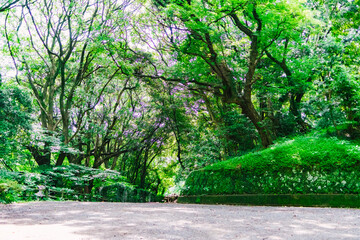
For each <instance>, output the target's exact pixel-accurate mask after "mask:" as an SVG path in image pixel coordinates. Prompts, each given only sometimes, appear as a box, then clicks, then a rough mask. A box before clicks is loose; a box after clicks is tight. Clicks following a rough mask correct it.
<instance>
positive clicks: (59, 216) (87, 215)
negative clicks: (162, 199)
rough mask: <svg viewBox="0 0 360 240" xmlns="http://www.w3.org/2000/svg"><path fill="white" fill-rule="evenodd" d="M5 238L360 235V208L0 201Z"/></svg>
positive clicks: (0, 223) (0, 233)
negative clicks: (7, 202) (16, 202)
mask: <svg viewBox="0 0 360 240" xmlns="http://www.w3.org/2000/svg"><path fill="white" fill-rule="evenodd" d="M0 239H1V240H13V239H16V240H23V239H36V240H42V239H46V240H48V239H49V240H55V239H61V240H69V239H70V240H71V239H95V240H96V239H166V240H168V239H206V240H211V239H221V240H223V239H284V240H285V239H286V240H287V239H316V240H318V239H360V210H359V209H330V208H293V207H244V206H223V205H183V204H163V203H104V202H100V203H83V202H31V203H18V204H11V205H0Z"/></svg>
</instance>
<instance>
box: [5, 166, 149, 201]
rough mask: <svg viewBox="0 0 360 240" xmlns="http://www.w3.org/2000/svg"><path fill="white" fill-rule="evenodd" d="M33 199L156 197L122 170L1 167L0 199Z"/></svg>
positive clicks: (65, 167) (112, 199)
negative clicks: (134, 184) (133, 182)
mask: <svg viewBox="0 0 360 240" xmlns="http://www.w3.org/2000/svg"><path fill="white" fill-rule="evenodd" d="M32 200H78V201H124V202H126V201H132V202H141V201H154V200H155V196H154V194H152V193H150V192H148V191H146V190H143V189H137V188H136V187H135V186H133V185H131V184H130V183H128V182H127V179H126V178H125V177H123V176H121V175H120V174H119V173H118V172H115V171H110V170H99V169H92V168H87V167H83V166H79V165H69V166H60V167H45V168H44V167H42V168H37V169H34V170H33V171H32V172H25V171H24V172H11V171H7V170H2V169H0V203H10V202H18V201H32Z"/></svg>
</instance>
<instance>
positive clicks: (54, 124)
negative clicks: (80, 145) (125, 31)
mask: <svg viewBox="0 0 360 240" xmlns="http://www.w3.org/2000/svg"><path fill="white" fill-rule="evenodd" d="M126 4H127V3H126V2H125V3H124V5H119V4H118V3H117V1H102V0H94V1H73V0H68V1H62V2H56V1H44V2H42V1H37V2H33V3H29V2H27V3H26V4H25V6H24V15H23V16H21V17H20V18H21V19H20V20H21V21H22V23H23V24H21V22H18V23H17V24H18V25H13V26H12V27H14V30H13V31H12V32H9V30H8V29H9V28H10V26H7V37H8V42H9V43H10V44H9V48H10V49H9V50H10V52H11V56H12V57H13V58H14V62H15V63H16V67H17V69H18V70H20V71H21V72H22V74H23V75H21V76H18V78H21V79H20V81H22V82H23V83H25V82H26V83H27V84H28V86H29V87H30V89H31V90H32V93H33V95H34V97H35V99H36V101H37V104H38V106H39V111H40V114H39V119H40V122H41V127H42V128H44V129H46V130H47V134H49V135H54V134H55V132H56V134H58V133H60V136H59V137H60V140H61V142H62V146H67V145H68V144H70V142H71V141H72V140H73V139H74V138H75V137H76V135H77V134H78V132H79V131H77V130H76V129H80V126H81V125H82V119H83V118H84V116H85V115H86V113H87V112H88V111H91V110H92V109H94V108H95V107H96V104H97V103H98V102H99V101H100V99H101V97H102V93H103V89H104V88H106V86H107V85H108V84H109V82H110V81H111V80H112V79H114V78H115V77H116V76H117V75H118V72H119V69H118V68H116V67H115V68H111V66H108V65H106V61H105V62H103V63H100V62H99V61H96V60H99V59H101V60H103V58H102V57H103V55H102V51H103V50H104V48H103V47H102V43H103V41H105V40H104V38H107V37H108V36H109V35H110V33H111V31H114V30H115V29H116V28H117V27H119V25H117V23H116V19H115V15H113V16H112V17H111V18H110V14H117V16H118V17H119V18H120V17H121V14H122V10H123V8H124V7H125V6H126ZM15 18H16V16H13V19H12V20H13V22H15V21H14V20H15ZM8 20H9V19H8ZM15 23H16V22H15ZM7 24H8V25H10V23H9V22H7ZM16 28H21V30H22V31H16ZM103 64H104V65H103ZM99 76H101V81H96V80H94V79H99ZM85 81H91V82H93V83H95V84H100V85H102V87H101V88H100V89H101V90H99V92H97V93H95V94H98V95H97V97H96V101H95V102H93V105H88V104H86V102H85V101H83V99H81V97H80V96H77V95H76V93H77V89H78V88H79V87H80V86H81V84H82V83H83V82H85ZM92 88H94V86H92ZM81 102H82V103H83V106H84V107H82V108H81V109H80V110H79V111H80V113H79V117H78V119H77V122H76V124H75V126H76V127H75V126H74V125H72V124H71V117H72V110H73V107H74V106H75V105H80V103H81ZM85 106H86V107H85ZM29 149H30V150H31V151H32V152H33V153H34V154H33V155H34V158H35V160H36V161H37V163H38V164H39V165H49V164H50V160H51V151H50V144H49V143H45V145H44V148H43V149H40V148H39V147H38V146H29ZM65 157H66V152H65V151H60V154H59V155H58V158H57V160H56V165H61V164H62V163H63V161H64V158H65Z"/></svg>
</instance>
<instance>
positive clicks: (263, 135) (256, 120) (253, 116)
mask: <svg viewBox="0 0 360 240" xmlns="http://www.w3.org/2000/svg"><path fill="white" fill-rule="evenodd" d="M239 106H240V107H241V109H242V112H243V114H244V115H245V116H246V117H247V118H249V119H250V121H251V122H252V124H253V125H254V126H255V128H256V130H257V132H258V133H259V135H260V139H261V144H262V145H263V147H264V148H267V147H269V146H270V145H271V144H272V143H273V140H272V137H271V134H270V132H269V130H268V129H267V128H266V127H265V126H264V125H263V124H262V123H261V118H260V115H259V114H258V112H257V111H256V109H255V107H254V104H253V103H252V102H251V101H248V100H246V98H244V97H243V98H241V101H240V103H239Z"/></svg>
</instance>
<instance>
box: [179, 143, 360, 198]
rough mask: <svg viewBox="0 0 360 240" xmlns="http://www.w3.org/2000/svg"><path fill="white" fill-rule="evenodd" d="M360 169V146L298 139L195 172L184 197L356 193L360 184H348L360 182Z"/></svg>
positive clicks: (190, 177) (187, 185) (187, 183)
mask: <svg viewBox="0 0 360 240" xmlns="http://www.w3.org/2000/svg"><path fill="white" fill-rule="evenodd" d="M359 170H360V148H359V147H358V146H356V145H352V144H351V143H349V142H347V141H340V140H338V139H332V138H330V139H329V138H316V137H298V138H295V139H294V140H289V141H287V142H284V143H280V144H276V145H274V146H272V147H271V148H268V149H265V150H263V151H260V152H256V153H250V154H247V155H244V156H241V157H236V158H232V159H230V160H227V161H223V162H219V163H216V164H213V165H210V166H207V167H205V168H204V169H201V170H199V171H194V172H193V173H192V174H190V176H189V178H188V179H187V181H186V188H185V190H184V191H183V194H185V195H195V194H235V193H297V192H311V193H329V192H337V193H341V192H350V193H354V192H356V193H357V192H360V184H359V183H358V182H359V181H357V182H355V180H354V182H353V183H352V185H351V186H348V185H349V184H348V183H349V181H350V180H348V179H350V178H351V179H357V178H358V177H359V178H360V174H357V172H359ZM345 173H346V174H345ZM358 175H359V176H358ZM344 181H345V183H346V184H342V185H344V186H341V184H340V183H344ZM345 185H346V186H345Z"/></svg>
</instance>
